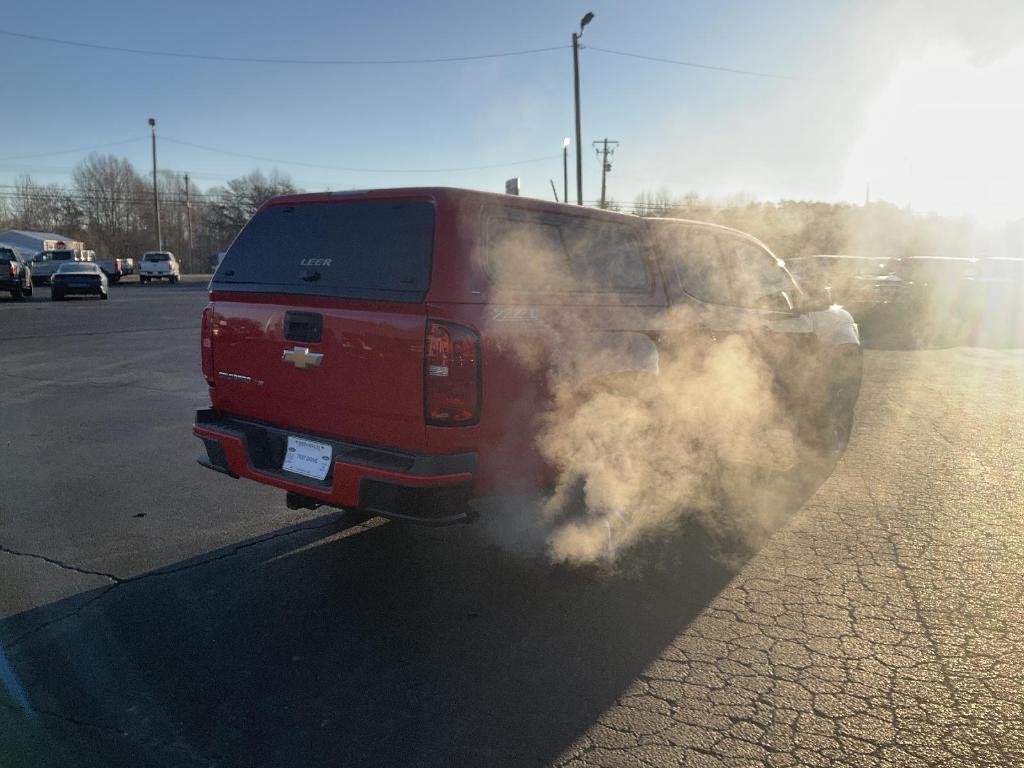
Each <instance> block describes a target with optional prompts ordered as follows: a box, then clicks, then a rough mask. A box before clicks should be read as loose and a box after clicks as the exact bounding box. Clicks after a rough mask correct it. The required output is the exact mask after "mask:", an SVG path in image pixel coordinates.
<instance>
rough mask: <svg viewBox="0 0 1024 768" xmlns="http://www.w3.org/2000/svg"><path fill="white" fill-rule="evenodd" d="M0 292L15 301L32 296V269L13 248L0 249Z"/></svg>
mask: <svg viewBox="0 0 1024 768" xmlns="http://www.w3.org/2000/svg"><path fill="white" fill-rule="evenodd" d="M0 291H10V292H11V296H12V297H13V298H15V299H20V298H22V297H23V296H31V295H32V268H31V267H30V266H29V265H28V264H26V263H25V260H24V259H22V258H21V254H20V253H18V252H17V251H16V250H14V249H13V248H0Z"/></svg>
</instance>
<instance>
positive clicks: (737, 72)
mask: <svg viewBox="0 0 1024 768" xmlns="http://www.w3.org/2000/svg"><path fill="white" fill-rule="evenodd" d="M585 47H586V49H587V50H590V51H598V52H600V53H609V54H611V55H613V56H625V57H628V58H631V59H643V60H644V61H656V62H658V63H660V64H676V65H678V66H680V67H691V68H693V69H706V70H711V71H712V72H727V73H729V74H730V75H746V76H748V77H766V78H770V79H772V80H790V81H793V82H806V83H822V84H828V83H830V82H832V83H834V82H835V81H829V80H820V79H817V78H807V77H797V76H795V75H780V74H776V73H772V72H757V71H755V70H752V69H737V68H735V67H721V66H718V65H716V64H702V63H700V62H696V61H683V60H681V59H666V58H663V57H661V56H647V55H646V54H642V53H629V52H628V51H613V50H611V49H610V48H598V47H597V46H596V45H588V46H585Z"/></svg>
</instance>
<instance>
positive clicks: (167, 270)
mask: <svg viewBox="0 0 1024 768" xmlns="http://www.w3.org/2000/svg"><path fill="white" fill-rule="evenodd" d="M180 277H181V267H180V266H179V265H178V260H177V259H176V258H174V254H173V253H171V252H170V251H149V252H148V253H146V254H145V255H144V256H143V257H142V262H141V263H140V264H139V282H140V283H143V284H145V283H148V282H149V281H150V280H161V279H167V280H169V281H170V282H172V283H176V282H178V278H180Z"/></svg>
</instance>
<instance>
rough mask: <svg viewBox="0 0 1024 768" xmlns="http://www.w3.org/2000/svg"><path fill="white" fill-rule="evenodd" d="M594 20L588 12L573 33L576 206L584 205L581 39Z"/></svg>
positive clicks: (592, 15)
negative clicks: (578, 28) (588, 25)
mask: <svg viewBox="0 0 1024 768" xmlns="http://www.w3.org/2000/svg"><path fill="white" fill-rule="evenodd" d="M593 18H594V14H593V13H590V12H588V13H587V14H586V15H585V16H584V17H583V18H582V19H580V31H579V32H573V33H572V76H573V87H574V90H575V94H576V204H577V205H583V141H582V139H581V138H580V38H581V37H583V28H584V27H585V26H587V24H589V23H590V22H591V21H592V20H593Z"/></svg>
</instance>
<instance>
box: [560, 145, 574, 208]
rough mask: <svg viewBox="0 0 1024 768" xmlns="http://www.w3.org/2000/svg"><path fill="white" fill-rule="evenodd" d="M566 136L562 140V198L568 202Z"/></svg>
mask: <svg viewBox="0 0 1024 768" xmlns="http://www.w3.org/2000/svg"><path fill="white" fill-rule="evenodd" d="M571 141H572V139H570V138H569V137H568V136H566V137H565V139H564V140H563V141H562V200H563V201H565V202H567V203H568V202H569V144H570V143H571Z"/></svg>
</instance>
